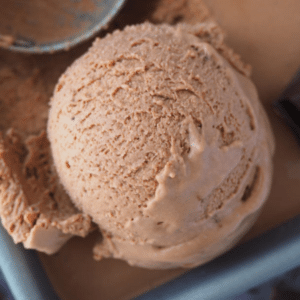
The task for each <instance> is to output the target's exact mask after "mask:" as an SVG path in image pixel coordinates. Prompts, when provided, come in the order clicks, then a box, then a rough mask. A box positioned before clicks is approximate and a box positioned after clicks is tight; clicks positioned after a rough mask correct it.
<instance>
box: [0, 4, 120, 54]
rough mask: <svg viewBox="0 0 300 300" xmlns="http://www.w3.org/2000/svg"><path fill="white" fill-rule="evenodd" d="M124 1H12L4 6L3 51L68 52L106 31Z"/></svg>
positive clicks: (0, 21)
mask: <svg viewBox="0 0 300 300" xmlns="http://www.w3.org/2000/svg"><path fill="white" fill-rule="evenodd" d="M124 2H125V0H9V1H4V2H3V3H2V4H1V10H0V47H3V48H7V49H9V50H13V51H19V52H27V53H47V52H49V53H52V52H56V51H59V50H68V49H70V48H71V47H73V46H75V45H77V44H79V43H81V42H83V41H85V40H87V39H88V38H90V37H92V36H93V35H95V34H96V33H97V32H98V31H99V30H100V29H103V28H105V26H107V24H108V23H109V22H110V21H111V20H112V18H113V17H114V16H115V15H116V14H117V12H118V11H119V10H120V8H121V7H122V5H123V4H124Z"/></svg>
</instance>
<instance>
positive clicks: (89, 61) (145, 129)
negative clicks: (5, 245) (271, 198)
mask: <svg viewBox="0 0 300 300" xmlns="http://www.w3.org/2000/svg"><path fill="white" fill-rule="evenodd" d="M48 135H49V139H50V142H51V149H52V153H53V158H54V163H55V166H56V170H57V172H58V174H59V177H60V181H61V183H62V184H63V186H64V188H65V189H66V191H67V193H68V194H69V195H70V197H71V199H72V201H73V203H74V204H75V205H76V206H77V208H78V209H79V210H81V211H82V212H84V213H85V214H87V215H89V216H91V217H92V219H93V221H94V222H95V223H96V224H98V226H99V229H100V231H101V233H102V240H101V241H100V242H99V244H98V245H96V247H95V248H94V256H95V258H96V259H100V258H102V257H116V258H121V259H125V260H127V261H128V262H129V263H130V264H132V265H138V266H144V267H149V268H171V267H179V266H182V267H193V266H197V265H199V264H202V263H204V262H206V261H208V260H210V259H212V258H214V257H216V256H217V255H219V254H221V253H223V252H224V251H226V250H227V249H229V248H230V247H232V246H233V245H234V244H235V243H236V242H237V241H238V239H239V238H240V237H241V236H242V235H243V234H244V233H245V232H246V231H247V230H248V229H249V228H250V227H251V226H252V224H253V222H254V221H255V219H256V217H257V215H258V213H259V211H260V209H261V207H262V205H263V203H264V201H265V200H266V198H267V195H268V193H269V189H270V185H271V175H272V163H271V158H272V154H273V152H274V142H273V136H272V133H271V130H270V127H269V123H268V120H267V118H266V115H265V113H264V111H263V108H262V106H261V104H260V102H259V100H258V96H257V92H256V89H255V87H254V85H253V84H252V82H251V80H250V79H249V68H248V67H247V66H246V65H244V64H243V63H242V62H241V61H240V59H239V57H238V56H237V55H235V54H234V53H233V52H232V50H231V49H230V48H228V47H227V46H226V45H225V44H224V43H223V34H222V32H220V30H219V27H217V26H215V25H214V24H213V23H207V24H199V25H195V26H191V25H185V24H180V25H177V26H175V27H171V26H169V25H160V26H155V25H151V24H148V23H146V24H142V25H137V26H131V27H127V28H125V30H124V31H122V32H120V31H116V32H114V33H113V34H111V35H108V36H106V37H105V38H104V39H101V40H100V39H97V40H96V41H95V42H94V44H93V46H92V47H91V48H90V50H89V51H88V52H87V53H86V54H85V55H83V56H82V57H81V58H79V59H78V60H76V61H75V62H74V63H73V64H72V65H71V66H70V67H69V68H68V69H67V71H66V72H65V73H64V74H63V75H62V76H61V78H60V80H59V82H58V84H57V86H56V89H55V92H54V96H53V99H52V101H51V109H50V113H49V122H48Z"/></svg>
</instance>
